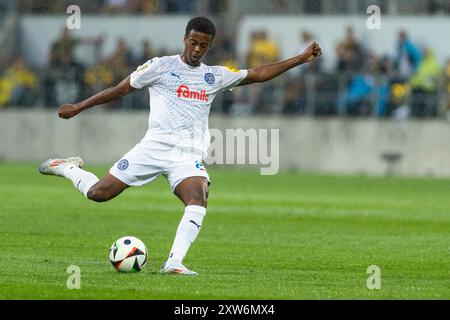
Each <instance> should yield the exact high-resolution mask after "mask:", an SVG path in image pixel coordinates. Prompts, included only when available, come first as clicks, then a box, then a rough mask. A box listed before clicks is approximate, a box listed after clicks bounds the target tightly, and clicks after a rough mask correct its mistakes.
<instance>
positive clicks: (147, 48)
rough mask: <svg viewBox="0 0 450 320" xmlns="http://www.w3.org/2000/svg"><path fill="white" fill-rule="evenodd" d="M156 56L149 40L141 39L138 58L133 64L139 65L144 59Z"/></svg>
mask: <svg viewBox="0 0 450 320" xmlns="http://www.w3.org/2000/svg"><path fill="white" fill-rule="evenodd" d="M155 56H156V52H155V50H153V48H152V45H151V44H150V41H148V40H144V41H142V51H141V54H140V55H139V56H138V58H137V59H136V61H135V63H134V64H135V65H136V66H138V65H141V64H143V63H144V62H145V61H147V60H149V59H151V58H153V57H155Z"/></svg>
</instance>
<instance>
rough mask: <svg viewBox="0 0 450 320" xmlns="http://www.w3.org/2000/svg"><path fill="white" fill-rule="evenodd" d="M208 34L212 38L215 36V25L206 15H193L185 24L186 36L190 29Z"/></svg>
mask: <svg viewBox="0 0 450 320" xmlns="http://www.w3.org/2000/svg"><path fill="white" fill-rule="evenodd" d="M192 30H195V31H197V32H201V33H205V34H210V35H212V37H213V39H214V37H215V36H216V27H215V26H214V23H213V22H212V21H211V20H209V19H208V18H206V17H195V18H192V19H191V20H189V22H188V24H187V26H186V33H185V34H186V36H187V35H188V34H189V33H190V32H191V31H192Z"/></svg>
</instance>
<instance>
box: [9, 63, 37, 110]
mask: <svg viewBox="0 0 450 320" xmlns="http://www.w3.org/2000/svg"><path fill="white" fill-rule="evenodd" d="M37 80H38V79H37V75H36V74H35V73H34V71H32V70H31V69H30V68H29V67H27V66H26V65H25V62H24V60H23V59H22V58H21V57H18V58H16V59H15V60H14V62H13V63H12V65H11V67H9V68H7V69H6V70H5V71H4V72H3V74H2V75H1V76H0V107H3V106H7V105H11V106H31V105H32V104H33V102H34V99H35V98H36V93H37V92H36V91H37Z"/></svg>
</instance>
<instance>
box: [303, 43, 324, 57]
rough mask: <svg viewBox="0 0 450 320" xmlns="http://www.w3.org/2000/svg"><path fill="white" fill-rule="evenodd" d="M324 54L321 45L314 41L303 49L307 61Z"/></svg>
mask: <svg viewBox="0 0 450 320" xmlns="http://www.w3.org/2000/svg"><path fill="white" fill-rule="evenodd" d="M321 55H322V48H321V47H320V45H319V44H318V43H317V42H316V41H314V42H313V43H312V44H310V45H309V47H308V48H306V50H305V51H303V56H304V57H305V62H311V61H313V60H314V59H315V58H319V57H320V56H321Z"/></svg>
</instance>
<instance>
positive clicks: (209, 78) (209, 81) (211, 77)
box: [205, 72, 216, 84]
mask: <svg viewBox="0 0 450 320" xmlns="http://www.w3.org/2000/svg"><path fill="white" fill-rule="evenodd" d="M205 81H206V83H207V84H214V82H216V78H215V77H214V75H213V74H212V73H209V72H208V73H207V74H205Z"/></svg>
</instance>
